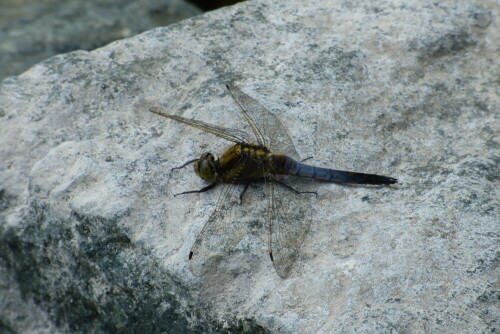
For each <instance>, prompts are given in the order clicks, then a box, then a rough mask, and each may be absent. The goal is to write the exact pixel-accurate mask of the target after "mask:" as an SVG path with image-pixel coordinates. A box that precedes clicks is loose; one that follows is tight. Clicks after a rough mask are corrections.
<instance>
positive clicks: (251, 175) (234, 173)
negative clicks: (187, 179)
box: [194, 144, 285, 183]
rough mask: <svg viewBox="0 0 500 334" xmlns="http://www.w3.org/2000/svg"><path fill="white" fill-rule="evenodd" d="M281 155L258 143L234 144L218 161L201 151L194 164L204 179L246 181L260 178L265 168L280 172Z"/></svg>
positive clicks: (259, 179) (260, 179) (282, 159)
mask: <svg viewBox="0 0 500 334" xmlns="http://www.w3.org/2000/svg"><path fill="white" fill-rule="evenodd" d="M284 158H285V156H281V155H274V154H272V153H271V152H270V151H269V149H268V148H267V147H264V146H261V145H255V144H236V145H234V146H232V147H231V148H229V149H228V150H227V151H226V152H224V154H223V155H222V156H221V157H220V159H218V160H215V159H214V156H213V155H212V154H211V153H203V154H202V156H201V158H200V159H199V160H198V161H196V162H195V163H194V170H195V172H196V174H198V176H200V177H201V178H202V179H205V180H207V181H218V182H229V183H249V182H255V181H262V180H263V178H264V171H266V170H267V171H269V172H272V173H273V172H274V173H277V172H278V173H279V171H280V170H281V169H282V166H283V161H284Z"/></svg>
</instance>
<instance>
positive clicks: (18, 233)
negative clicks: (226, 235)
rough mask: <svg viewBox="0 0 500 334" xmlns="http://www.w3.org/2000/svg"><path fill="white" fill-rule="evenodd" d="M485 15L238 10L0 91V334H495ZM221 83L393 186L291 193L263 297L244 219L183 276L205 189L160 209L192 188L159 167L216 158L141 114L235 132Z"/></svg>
mask: <svg viewBox="0 0 500 334" xmlns="http://www.w3.org/2000/svg"><path fill="white" fill-rule="evenodd" d="M497 18H498V6H496V4H495V2H489V1H476V2H465V1H461V2H458V1H457V2H431V1H420V2H418V3H417V4H416V3H415V2H413V1H397V0H395V1H376V2H366V1H354V2H353V1H349V2H347V1H346V2H335V3H334V2H324V1H308V2H303V1H274V2H268V1H251V2H246V3H243V4H241V5H237V6H233V7H229V8H225V9H223V10H219V11H215V12H211V13H207V14H205V15H202V16H199V17H195V18H191V19H188V20H185V21H182V22H181V23H179V24H176V25H171V26H169V27H165V28H158V29H154V30H152V31H149V32H146V33H143V34H141V35H138V36H135V37H132V38H129V39H126V40H122V41H118V42H115V43H112V44H110V45H108V46H106V47H103V48H101V49H97V50H94V51H92V52H86V51H78V52H72V53H69V54H66V55H61V56H56V57H52V58H50V59H48V60H46V61H44V62H42V63H40V64H38V65H36V66H35V67H33V68H32V69H30V70H29V71H27V72H25V73H23V74H22V75H20V76H18V77H10V78H8V79H6V80H4V81H3V82H2V86H1V88H0V116H1V118H0V136H1V140H0V143H1V144H0V156H1V163H0V182H1V185H2V190H1V191H0V194H1V200H0V208H1V212H0V223H1V225H0V226H1V230H0V231H1V232H0V255H1V257H0V261H1V262H0V263H1V268H2V269H1V271H0V273H1V274H2V275H3V276H5V280H3V279H2V285H1V289H2V291H1V292H0V296H1V297H0V310H1V311H0V314H1V319H0V326H2V327H1V329H2V330H4V331H7V332H8V331H10V332H14V333H15V332H23V330H24V329H25V328H31V329H38V330H39V331H40V332H43V331H46V332H50V331H51V330H52V329H54V328H57V329H58V330H60V331H61V332H76V331H78V332H91V331H94V332H122V333H123V332H137V331H143V332H148V333H149V332H172V333H179V332H187V331H194V332H196V331H198V332H202V331H205V332H209V331H213V332H223V331H226V332H243V331H245V330H246V331H247V332H270V333H299V332H300V333H346V332H354V333H381V332H398V333H402V332H409V333H429V332H430V333H432V332H434V333H478V332H495V331H498V319H499V318H500V315H499V311H498V310H499V308H498V295H499V292H498V291H499V289H498V288H499V283H498V277H499V269H498V262H499V249H498V248H499V247H498V245H499V229H498V221H499V219H498V207H499V206H498V204H499V203H498V198H499V193H498V192H499V191H498V189H499V187H498V182H499V177H498V175H499V173H498V165H499V149H498V133H499V121H498V105H499V102H500V101H499V97H498V95H499V91H498V77H499V66H498V65H499V64H498V62H499V58H498V45H500V41H499V36H500V34H499V29H498V19H497ZM228 81H234V82H235V83H236V84H237V85H238V86H239V87H240V88H241V89H242V90H244V91H245V92H246V93H248V94H249V95H251V96H252V97H254V98H255V99H257V100H258V101H260V102H261V103H262V104H263V105H264V106H266V107H267V108H268V109H269V110H271V111H273V112H275V114H276V115H277V116H278V117H279V118H280V119H281V120H282V122H283V124H284V125H285V126H286V127H287V128H288V129H289V132H290V134H291V136H292V138H293V139H294V142H295V144H296V147H297V150H298V152H299V153H300V154H301V155H302V156H303V157H308V156H313V159H312V160H311V162H312V163H314V164H316V165H320V166H330V167H332V168H338V169H350V170H358V171H363V172H372V173H380V174H384V175H390V176H394V177H397V178H398V179H399V180H400V183H399V184H398V185H396V186H393V187H385V188H373V187H372V188H369V187H345V186H338V185H334V184H325V183H319V182H316V183H314V182H313V183H312V184H311V187H312V189H315V190H316V191H317V192H318V198H317V199H316V200H315V203H314V218H313V222H312V225H311V231H310V232H309V235H308V237H307V238H306V240H305V242H304V244H303V246H302V248H301V253H300V254H301V256H300V258H299V259H298V260H297V263H296V265H295V267H294V268H293V269H292V273H291V275H290V277H289V278H287V279H284V280H283V279H280V278H279V276H278V275H277V274H276V273H275V271H274V269H273V267H272V264H271V262H270V260H269V258H268V255H267V253H266V248H267V246H266V243H265V231H264V230H263V229H259V228H258V227H259V224H262V221H261V220H259V218H260V217H259V216H251V215H250V213H248V212H247V210H249V209H250V207H254V209H255V210H256V212H261V211H259V210H264V209H265V203H264V201H248V202H247V203H246V204H245V205H243V206H242V214H241V216H240V217H241V218H240V219H239V220H238V221H239V222H245V221H249V220H250V222H251V223H252V224H249V227H248V228H249V231H248V232H249V234H248V237H246V238H245V239H244V240H242V242H241V243H240V244H239V245H238V246H237V247H236V249H235V250H234V251H233V252H232V253H231V254H230V255H229V256H228V257H227V258H225V259H224V261H222V263H221V264H220V265H219V266H218V267H217V268H215V269H214V271H213V272H212V273H210V274H208V275H206V276H203V277H201V278H199V277H195V276H192V275H191V273H190V272H189V270H188V269H187V265H188V260H187V255H188V253H189V249H190V247H191V245H192V243H193V241H194V238H195V236H196V234H197V232H198V231H199V230H200V229H201V227H202V225H203V223H204V222H205V221H206V219H207V217H208V215H209V214H210V212H211V211H212V210H213V207H214V203H215V201H216V199H217V190H214V191H212V192H209V193H205V194H200V195H193V196H180V197H175V198H174V197H173V194H175V193H178V192H181V191H184V190H189V189H197V188H200V187H201V186H202V185H204V183H203V182H202V181H201V180H199V179H198V178H197V177H196V176H195V174H194V173H193V172H192V171H191V170H190V169H184V170H180V171H174V172H170V169H171V168H172V167H174V166H178V165H180V164H182V163H183V162H185V161H187V160H189V159H192V158H193V157H197V156H199V154H200V153H202V152H205V151H208V150H210V151H212V152H214V153H221V152H223V150H224V149H225V148H227V147H228V145H229V144H228V143H227V142H224V141H223V140H220V139H219V138H217V137H213V136H210V135H209V134H204V133H200V131H197V130H196V129H192V128H188V127H186V126H183V125H181V124H177V123H174V122H172V121H169V120H167V119H162V118H160V117H158V116H156V115H153V114H150V113H148V112H147V111H145V108H144V107H145V106H146V105H148V104H155V105H158V106H162V107H163V108H164V109H166V110H167V111H170V112H172V113H176V114H178V115H183V116H186V117H192V118H196V119H200V120H204V121H206V122H211V123H214V124H218V125H224V126H230V127H239V126H242V125H243V120H242V119H241V118H240V116H239V115H238V114H237V112H236V108H235V106H234V105H233V104H232V101H231V100H230V98H229V97H228V95H227V93H226V92H225V89H224V83H225V82H228ZM251 190H252V193H253V194H255V193H256V190H254V189H251ZM235 223H237V222H235ZM4 282H5V283H4ZM23 307H26V309H28V310H33V312H29V316H28V312H26V313H24V314H23V312H22V311H19V312H15V310H21V309H22V308H23Z"/></svg>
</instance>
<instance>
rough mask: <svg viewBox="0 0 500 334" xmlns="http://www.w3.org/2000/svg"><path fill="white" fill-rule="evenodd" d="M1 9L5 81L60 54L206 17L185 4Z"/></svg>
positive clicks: (117, 1) (7, 5) (52, 2)
mask: <svg viewBox="0 0 500 334" xmlns="http://www.w3.org/2000/svg"><path fill="white" fill-rule="evenodd" d="M1 6H2V10H1V11H0V80H1V79H3V78H5V77H7V76H9V75H18V74H20V73H22V72H23V71H25V70H27V69H28V68H29V67H31V66H32V65H34V64H36V63H38V62H40V61H41V60H44V59H47V58H49V57H52V56H54V55H56V54H59V53H64V52H70V51H74V50H79V49H83V50H92V49H95V48H97V47H101V46H103V45H105V44H108V43H110V42H112V41H114V40H116V39H122V38H127V37H131V36H133V35H136V34H138V33H140V32H143V31H145V30H149V29H152V28H154V27H157V26H164V25H168V24H171V23H175V22H178V21H180V20H183V19H185V18H188V17H191V16H194V15H198V14H200V13H201V11H200V10H199V9H197V8H196V7H195V6H193V5H192V4H189V3H187V2H185V1H182V0H139V1H128V0H113V1H101V0H86V1H79V0H45V1H41V0H34V1H30V0H23V1H21V2H20V1H12V0H11V1H5V0H4V1H2V4H1Z"/></svg>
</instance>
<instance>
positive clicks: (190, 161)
mask: <svg viewBox="0 0 500 334" xmlns="http://www.w3.org/2000/svg"><path fill="white" fill-rule="evenodd" d="M198 160H200V159H199V158H197V159H192V160H189V161H188V162H186V163H184V164H183V165H182V166H179V167H174V168H172V169H171V170H170V171H173V170H175V169H181V168H184V167H186V166H187V165H189V164H192V163H193V162H195V161H198Z"/></svg>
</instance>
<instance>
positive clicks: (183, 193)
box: [174, 182, 217, 197]
mask: <svg viewBox="0 0 500 334" xmlns="http://www.w3.org/2000/svg"><path fill="white" fill-rule="evenodd" d="M216 185H217V182H214V183H211V184H209V185H208V186H206V187H203V188H201V189H200V190H190V191H184V192H182V193H178V194H175V195H174V197H176V196H179V195H185V194H195V193H204V192H205V191H207V190H210V189H212V188H213V187H215V186H216Z"/></svg>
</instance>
